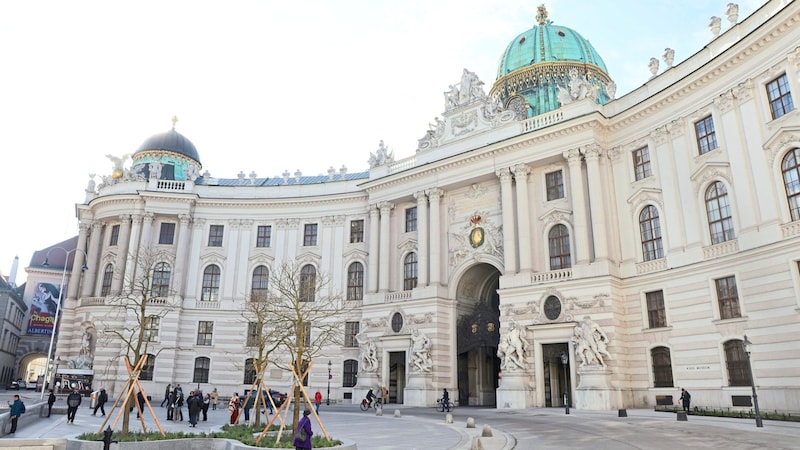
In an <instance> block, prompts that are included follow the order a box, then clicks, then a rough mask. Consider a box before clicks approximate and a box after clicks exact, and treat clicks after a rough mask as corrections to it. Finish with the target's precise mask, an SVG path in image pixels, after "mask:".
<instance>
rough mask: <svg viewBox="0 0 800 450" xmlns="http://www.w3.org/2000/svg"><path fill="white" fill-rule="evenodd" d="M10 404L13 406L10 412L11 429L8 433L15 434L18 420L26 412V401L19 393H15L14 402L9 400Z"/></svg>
mask: <svg viewBox="0 0 800 450" xmlns="http://www.w3.org/2000/svg"><path fill="white" fill-rule="evenodd" d="M8 406H10V407H11V410H10V411H9V414H10V416H11V431H9V432H8V434H14V433H16V431H17V420H18V419H19V416H21V415H22V414H23V413H24V412H25V403H22V400H20V399H19V395H14V403H11V402H9V404H8Z"/></svg>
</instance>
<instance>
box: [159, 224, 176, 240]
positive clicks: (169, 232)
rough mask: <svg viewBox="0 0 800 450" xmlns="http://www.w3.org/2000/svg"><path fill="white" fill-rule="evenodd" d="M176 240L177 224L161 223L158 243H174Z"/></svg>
mask: <svg viewBox="0 0 800 450" xmlns="http://www.w3.org/2000/svg"><path fill="white" fill-rule="evenodd" d="M174 242H175V224H174V223H168V222H164V223H162V224H161V234H159V235H158V243H159V244H163V245H172V244H173V243H174Z"/></svg>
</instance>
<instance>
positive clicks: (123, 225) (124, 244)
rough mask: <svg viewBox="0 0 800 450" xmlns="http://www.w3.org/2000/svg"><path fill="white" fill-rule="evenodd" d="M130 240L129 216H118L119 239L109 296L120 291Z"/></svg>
mask: <svg viewBox="0 0 800 450" xmlns="http://www.w3.org/2000/svg"><path fill="white" fill-rule="evenodd" d="M130 238H131V216H130V214H121V215H120V216H119V237H118V238H117V254H116V257H115V259H114V278H113V279H112V281H111V294H113V295H117V294H119V293H120V290H122V280H123V278H124V274H125V261H126V258H127V256H128V245H129V241H130Z"/></svg>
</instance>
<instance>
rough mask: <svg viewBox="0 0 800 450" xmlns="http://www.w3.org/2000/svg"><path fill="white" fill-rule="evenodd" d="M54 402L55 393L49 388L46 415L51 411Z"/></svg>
mask: <svg viewBox="0 0 800 450" xmlns="http://www.w3.org/2000/svg"><path fill="white" fill-rule="evenodd" d="M55 402H56V394H55V393H53V390H52V389H50V395H49V396H48V397H47V417H50V413H52V412H53V404H54V403H55Z"/></svg>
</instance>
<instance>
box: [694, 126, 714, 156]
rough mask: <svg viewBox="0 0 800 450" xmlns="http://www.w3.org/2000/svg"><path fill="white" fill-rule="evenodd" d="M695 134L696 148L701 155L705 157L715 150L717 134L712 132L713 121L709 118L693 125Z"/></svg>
mask: <svg viewBox="0 0 800 450" xmlns="http://www.w3.org/2000/svg"><path fill="white" fill-rule="evenodd" d="M694 131H695V133H696V134H697V148H698V149H699V150H700V154H701V155H705V154H706V153H708V152H710V151H711V150H714V149H715V148H717V133H716V131H714V119H713V118H711V116H708V117H706V118H705V119H703V120H701V121H699V122H697V123H695V124H694Z"/></svg>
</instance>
